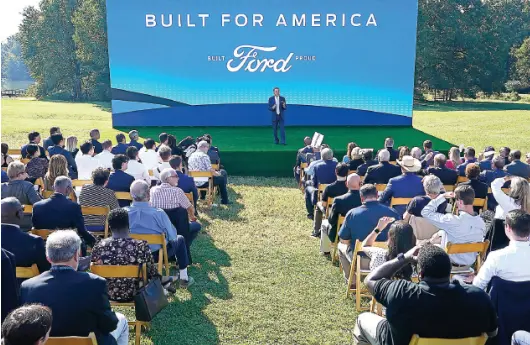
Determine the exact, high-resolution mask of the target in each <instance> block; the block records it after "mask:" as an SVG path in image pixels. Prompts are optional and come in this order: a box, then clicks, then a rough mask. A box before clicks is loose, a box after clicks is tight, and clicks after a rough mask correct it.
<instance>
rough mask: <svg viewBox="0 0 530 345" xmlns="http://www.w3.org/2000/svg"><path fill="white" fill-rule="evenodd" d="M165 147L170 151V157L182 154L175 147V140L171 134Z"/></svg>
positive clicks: (180, 150) (176, 146)
mask: <svg viewBox="0 0 530 345" xmlns="http://www.w3.org/2000/svg"><path fill="white" fill-rule="evenodd" d="M167 146H169V148H170V149H171V155H172V156H173V155H176V156H181V157H182V156H183V155H184V152H182V149H181V148H180V147H178V145H177V138H176V137H175V136H174V135H173V134H168V136H167Z"/></svg>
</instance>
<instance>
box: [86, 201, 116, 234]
mask: <svg viewBox="0 0 530 345" xmlns="http://www.w3.org/2000/svg"><path fill="white" fill-rule="evenodd" d="M109 212H110V207H108V206H81V213H83V216H105V224H104V225H103V231H91V232H90V233H91V234H92V235H94V236H103V238H107V237H108V236H109V222H108V216H109Z"/></svg>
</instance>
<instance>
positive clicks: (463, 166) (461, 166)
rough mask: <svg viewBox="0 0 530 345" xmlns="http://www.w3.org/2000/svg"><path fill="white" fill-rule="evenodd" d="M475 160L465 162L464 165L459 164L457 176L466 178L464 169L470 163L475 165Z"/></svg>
mask: <svg viewBox="0 0 530 345" xmlns="http://www.w3.org/2000/svg"><path fill="white" fill-rule="evenodd" d="M476 162H477V160H476V159H473V160H470V161H465V162H464V163H462V164H460V165H459V166H458V175H459V176H466V167H467V165H468V164H470V163H476Z"/></svg>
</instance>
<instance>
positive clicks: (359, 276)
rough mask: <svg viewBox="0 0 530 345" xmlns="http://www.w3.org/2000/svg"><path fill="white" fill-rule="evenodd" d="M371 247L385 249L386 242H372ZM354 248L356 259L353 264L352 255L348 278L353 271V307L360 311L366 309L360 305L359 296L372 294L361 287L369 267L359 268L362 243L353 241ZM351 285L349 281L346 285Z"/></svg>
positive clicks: (370, 296) (386, 246)
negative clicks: (354, 281)
mask: <svg viewBox="0 0 530 345" xmlns="http://www.w3.org/2000/svg"><path fill="white" fill-rule="evenodd" d="M372 247H379V248H384V249H387V248H388V244H387V243H386V242H374V243H373V244H372ZM355 249H356V251H357V260H356V261H355V265H353V257H352V265H351V269H350V279H349V280H351V278H352V276H353V275H354V273H355V280H356V283H355V308H356V309H357V311H359V312H360V311H362V310H368V309H369V308H368V309H367V308H362V307H361V298H362V297H368V298H372V295H370V293H369V292H368V290H367V289H366V288H362V287H361V284H362V282H363V277H366V276H367V275H368V274H370V269H362V268H361V255H360V253H361V252H362V249H363V244H362V242H361V241H359V240H357V241H356V242H355ZM350 286H351V283H349V285H348V288H350Z"/></svg>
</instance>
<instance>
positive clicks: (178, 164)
mask: <svg viewBox="0 0 530 345" xmlns="http://www.w3.org/2000/svg"><path fill="white" fill-rule="evenodd" d="M169 165H170V166H171V169H175V171H176V172H177V176H178V184H177V187H179V188H180V189H182V191H183V192H184V193H191V194H193V207H195V216H197V200H199V192H198V190H197V186H196V185H195V181H193V177H190V176H188V175H186V174H184V173H183V172H182V158H181V157H179V156H171V158H170V159H169Z"/></svg>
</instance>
